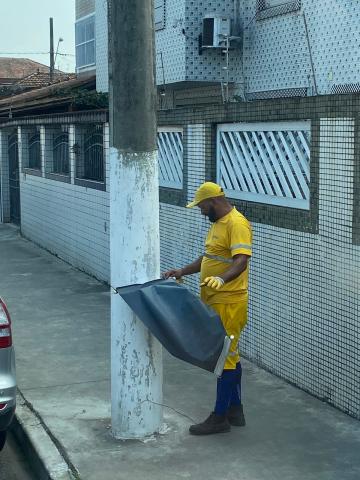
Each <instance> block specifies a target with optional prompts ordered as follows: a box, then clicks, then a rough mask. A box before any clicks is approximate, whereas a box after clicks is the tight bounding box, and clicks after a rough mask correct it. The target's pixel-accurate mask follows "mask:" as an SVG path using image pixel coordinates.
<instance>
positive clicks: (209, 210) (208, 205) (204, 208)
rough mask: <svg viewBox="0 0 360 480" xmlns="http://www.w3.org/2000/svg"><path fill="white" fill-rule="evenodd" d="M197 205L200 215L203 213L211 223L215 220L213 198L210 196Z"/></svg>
mask: <svg viewBox="0 0 360 480" xmlns="http://www.w3.org/2000/svg"><path fill="white" fill-rule="evenodd" d="M198 207H199V208H200V211H201V215H205V217H208V219H209V220H210V222H212V223H214V222H216V220H217V215H216V210H215V206H214V200H213V199H212V198H208V199H206V200H203V201H202V202H200V203H199V204H198Z"/></svg>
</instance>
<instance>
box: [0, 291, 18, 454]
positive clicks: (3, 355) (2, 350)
mask: <svg viewBox="0 0 360 480" xmlns="http://www.w3.org/2000/svg"><path fill="white" fill-rule="evenodd" d="M15 406H16V376H15V351H14V346H13V342H12V334H11V318H10V315H9V311H8V309H7V307H6V305H5V302H4V301H3V300H2V298H1V297H0V451H1V450H2V449H3V447H4V445H5V440H6V431H7V429H8V427H9V425H10V424H11V421H12V419H13V416H14V413H15Z"/></svg>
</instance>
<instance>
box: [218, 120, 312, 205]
mask: <svg viewBox="0 0 360 480" xmlns="http://www.w3.org/2000/svg"><path fill="white" fill-rule="evenodd" d="M310 127H311V124H310V122H308V121H305V122H278V123H247V124H246V123H238V124H225V125H219V126H218V132H217V180H218V182H219V183H220V184H221V185H222V187H223V188H224V190H225V192H226V193H227V195H228V196H229V197H232V198H237V199H241V200H246V201H253V202H259V203H267V204H272V205H282V206H286V207H294V208H300V209H304V210H306V209H309V206H310V202H309V199H310V192H309V182H310Z"/></svg>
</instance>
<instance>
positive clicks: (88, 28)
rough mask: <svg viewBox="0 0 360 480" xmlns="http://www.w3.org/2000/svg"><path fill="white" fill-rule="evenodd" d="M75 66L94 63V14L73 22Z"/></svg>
mask: <svg viewBox="0 0 360 480" xmlns="http://www.w3.org/2000/svg"><path fill="white" fill-rule="evenodd" d="M75 47H76V68H77V69H83V68H86V67H90V66H93V65H95V15H91V16H89V17H87V18H85V19H83V20H79V21H78V22H77V23H76V24H75Z"/></svg>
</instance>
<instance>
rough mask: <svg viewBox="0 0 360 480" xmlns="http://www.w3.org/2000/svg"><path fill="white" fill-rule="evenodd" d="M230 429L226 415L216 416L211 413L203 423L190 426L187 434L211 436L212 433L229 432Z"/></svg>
mask: <svg viewBox="0 0 360 480" xmlns="http://www.w3.org/2000/svg"><path fill="white" fill-rule="evenodd" d="M230 428H231V427H230V423H229V422H228V419H227V418H226V415H216V413H214V412H212V413H211V414H210V416H209V417H208V418H207V419H206V420H205V421H204V422H202V423H198V424H197V425H191V427H190V428H189V432H190V433H191V434H192V435H211V434H212V433H225V432H230Z"/></svg>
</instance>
